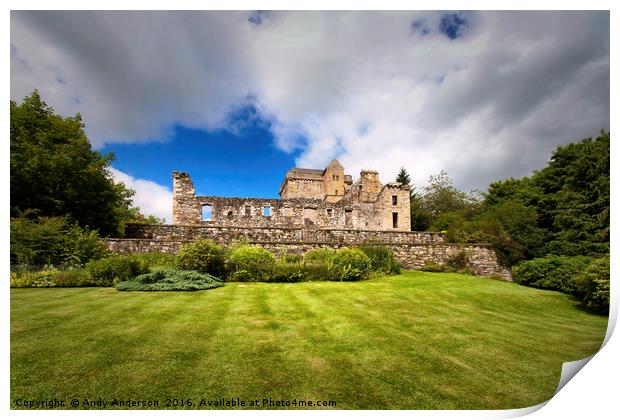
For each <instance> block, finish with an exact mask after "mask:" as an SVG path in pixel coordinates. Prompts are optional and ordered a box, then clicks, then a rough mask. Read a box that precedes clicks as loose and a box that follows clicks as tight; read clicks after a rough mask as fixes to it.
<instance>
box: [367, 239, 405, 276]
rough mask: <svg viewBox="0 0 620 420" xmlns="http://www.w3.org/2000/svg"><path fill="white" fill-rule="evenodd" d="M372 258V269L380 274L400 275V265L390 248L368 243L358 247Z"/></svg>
mask: <svg viewBox="0 0 620 420" xmlns="http://www.w3.org/2000/svg"><path fill="white" fill-rule="evenodd" d="M357 248H358V249H360V250H361V251H362V252H363V253H364V254H366V255H367V256H368V258H370V269H371V270H372V271H374V272H375V273H378V274H387V275H391V274H400V263H399V262H398V261H396V258H394V252H393V251H392V250H391V249H390V247H388V246H385V245H381V244H374V243H366V244H362V245H359V246H358V247H357Z"/></svg>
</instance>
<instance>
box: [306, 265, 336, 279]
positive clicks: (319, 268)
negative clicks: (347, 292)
mask: <svg viewBox="0 0 620 420" xmlns="http://www.w3.org/2000/svg"><path fill="white" fill-rule="evenodd" d="M304 271H305V272H306V280H310V281H326V280H330V279H331V273H330V271H329V265H328V264H326V263H312V262H307V263H304Z"/></svg>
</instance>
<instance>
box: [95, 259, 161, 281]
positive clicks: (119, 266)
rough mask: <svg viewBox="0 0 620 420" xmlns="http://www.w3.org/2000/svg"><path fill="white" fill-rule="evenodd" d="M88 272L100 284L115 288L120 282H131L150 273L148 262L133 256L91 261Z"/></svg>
mask: <svg viewBox="0 0 620 420" xmlns="http://www.w3.org/2000/svg"><path fill="white" fill-rule="evenodd" d="M86 270H88V272H89V273H90V276H91V277H92V279H93V280H94V281H95V282H97V283H98V284H101V285H105V286H114V285H116V284H117V283H119V282H122V281H127V280H130V279H132V278H134V277H136V276H138V275H140V274H145V273H148V271H149V265H148V262H147V261H144V260H141V259H140V258H138V257H133V256H120V255H119V256H114V257H108V258H102V259H100V260H95V261H91V262H89V263H88V264H86Z"/></svg>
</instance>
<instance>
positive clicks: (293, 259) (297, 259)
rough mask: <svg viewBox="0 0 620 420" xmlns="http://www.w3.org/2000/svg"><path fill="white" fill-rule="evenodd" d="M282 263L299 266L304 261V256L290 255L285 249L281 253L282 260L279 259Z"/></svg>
mask: <svg viewBox="0 0 620 420" xmlns="http://www.w3.org/2000/svg"><path fill="white" fill-rule="evenodd" d="M278 259H279V260H280V261H281V262H284V263H297V264H301V263H302V262H303V260H304V257H303V255H299V254H289V253H288V252H286V249H284V250H283V251H282V252H281V253H280V258H278Z"/></svg>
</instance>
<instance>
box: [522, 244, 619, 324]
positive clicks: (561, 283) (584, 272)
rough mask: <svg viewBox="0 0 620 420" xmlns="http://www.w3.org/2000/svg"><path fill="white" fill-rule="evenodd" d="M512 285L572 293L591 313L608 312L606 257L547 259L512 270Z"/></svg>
mask: <svg viewBox="0 0 620 420" xmlns="http://www.w3.org/2000/svg"><path fill="white" fill-rule="evenodd" d="M513 275H514V279H515V282H516V283H519V284H522V285H524V286H530V287H536V288H538V289H547V290H557V291H560V292H564V293H568V294H572V295H574V296H576V297H577V298H578V299H580V300H581V301H582V303H583V304H584V306H585V307H586V308H588V309H590V310H592V311H595V312H598V313H603V314H607V313H609V287H610V286H609V284H610V283H609V281H610V272H609V255H607V256H603V257H600V258H594V257H588V256H572V257H564V256H560V257H558V256H547V257H544V258H535V259H533V260H529V261H525V262H523V263H521V264H519V265H518V266H516V267H514V268H513Z"/></svg>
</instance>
